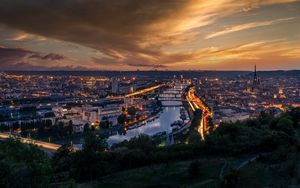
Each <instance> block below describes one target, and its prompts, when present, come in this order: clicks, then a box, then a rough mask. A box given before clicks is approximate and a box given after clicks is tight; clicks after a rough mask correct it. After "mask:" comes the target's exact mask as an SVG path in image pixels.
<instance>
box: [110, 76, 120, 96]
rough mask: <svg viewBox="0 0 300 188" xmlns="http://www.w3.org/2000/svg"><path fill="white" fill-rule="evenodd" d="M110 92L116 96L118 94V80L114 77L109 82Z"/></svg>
mask: <svg viewBox="0 0 300 188" xmlns="http://www.w3.org/2000/svg"><path fill="white" fill-rule="evenodd" d="M111 92H112V93H113V94H117V93H118V92H119V79H118V78H116V77H114V78H112V80H111Z"/></svg>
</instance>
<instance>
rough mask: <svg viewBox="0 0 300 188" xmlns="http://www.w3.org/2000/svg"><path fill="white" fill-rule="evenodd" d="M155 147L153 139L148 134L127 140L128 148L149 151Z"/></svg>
mask: <svg viewBox="0 0 300 188" xmlns="http://www.w3.org/2000/svg"><path fill="white" fill-rule="evenodd" d="M155 147H156V145H155V143H154V140H153V139H152V138H151V137H150V136H148V135H145V134H141V135H139V136H138V137H134V138H132V139H131V140H130V141H129V142H128V148H129V149H139V150H141V151H144V152H145V153H150V152H151V151H153V150H154V149H155Z"/></svg>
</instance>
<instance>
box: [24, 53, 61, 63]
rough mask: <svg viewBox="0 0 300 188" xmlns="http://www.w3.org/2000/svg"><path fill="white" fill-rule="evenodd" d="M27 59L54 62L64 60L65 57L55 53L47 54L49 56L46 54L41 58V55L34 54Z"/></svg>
mask: <svg viewBox="0 0 300 188" xmlns="http://www.w3.org/2000/svg"><path fill="white" fill-rule="evenodd" d="M29 58H35V59H42V60H52V61H55V60H63V59H65V56H63V55H60V54H55V53H49V54H46V55H44V56H43V55H41V54H37V53H36V54H33V55H31V56H30V57H29Z"/></svg>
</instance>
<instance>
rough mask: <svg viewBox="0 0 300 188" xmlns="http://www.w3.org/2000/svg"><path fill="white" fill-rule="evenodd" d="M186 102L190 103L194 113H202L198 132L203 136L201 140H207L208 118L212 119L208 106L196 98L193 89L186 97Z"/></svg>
mask: <svg viewBox="0 0 300 188" xmlns="http://www.w3.org/2000/svg"><path fill="white" fill-rule="evenodd" d="M186 100H187V101H188V103H189V105H190V107H191V109H192V111H196V110H197V109H200V110H201V111H202V118H201V120H200V125H199V126H198V132H199V134H200V136H201V139H202V140H204V139H205V136H204V135H205V134H206V133H207V131H208V125H207V118H208V117H212V113H211V111H210V109H209V108H208V106H206V105H205V104H204V103H203V101H202V100H201V99H200V98H199V97H197V96H196V94H195V89H194V88H193V87H191V88H190V89H189V91H188V92H187V95H186Z"/></svg>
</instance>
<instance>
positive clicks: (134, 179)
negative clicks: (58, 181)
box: [79, 159, 223, 188]
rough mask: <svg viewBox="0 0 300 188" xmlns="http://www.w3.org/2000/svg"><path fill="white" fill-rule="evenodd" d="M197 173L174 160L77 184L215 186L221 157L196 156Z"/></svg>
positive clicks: (112, 187)
mask: <svg viewBox="0 0 300 188" xmlns="http://www.w3.org/2000/svg"><path fill="white" fill-rule="evenodd" d="M198 161H199V162H200V166H199V175H198V176H196V177H191V176H190V175H189V174H188V168H189V165H190V164H191V162H193V160H190V161H184V162H176V163H169V164H159V165H152V166H148V167H142V168H138V169H133V170H127V171H122V172H119V173H116V174H113V175H110V176H107V177H105V178H104V179H103V180H102V181H98V182H89V183H86V184H80V185H79V187H105V188H120V187H122V188H143V187H175V188H176V187H191V188H193V187H217V184H218V177H219V173H220V169H221V168H222V166H223V160H221V159H198Z"/></svg>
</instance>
